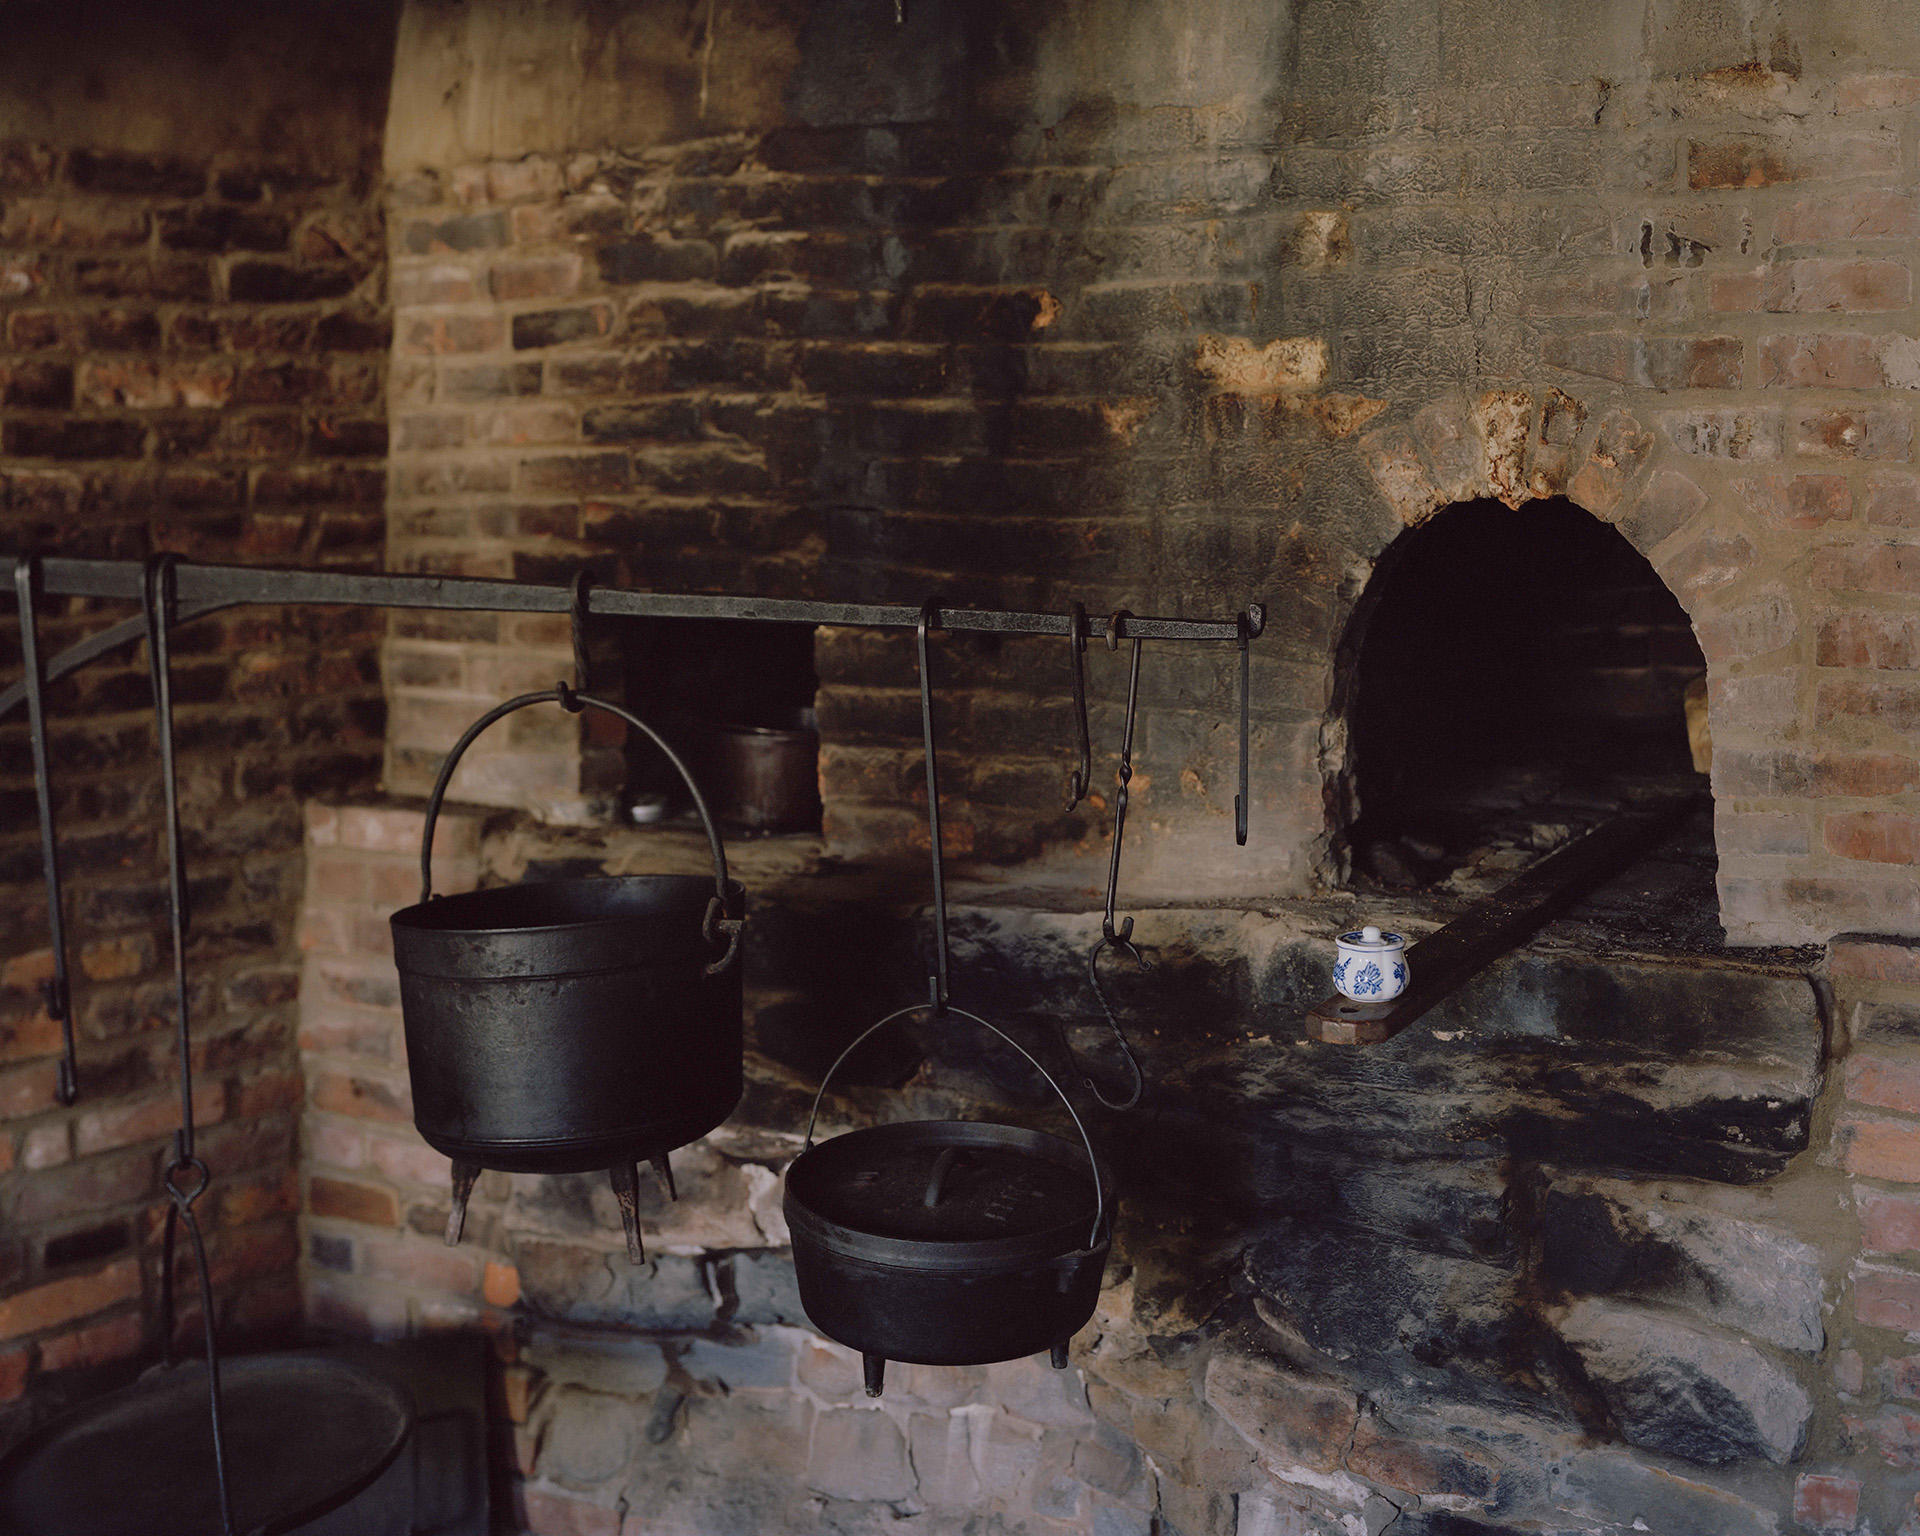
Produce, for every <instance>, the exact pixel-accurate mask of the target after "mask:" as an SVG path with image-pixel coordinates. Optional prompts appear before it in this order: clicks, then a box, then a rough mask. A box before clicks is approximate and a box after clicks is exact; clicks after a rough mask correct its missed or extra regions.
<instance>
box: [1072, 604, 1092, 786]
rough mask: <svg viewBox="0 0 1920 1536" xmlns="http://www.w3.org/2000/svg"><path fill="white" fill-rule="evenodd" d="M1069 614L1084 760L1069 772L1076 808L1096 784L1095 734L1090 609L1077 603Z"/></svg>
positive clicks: (1076, 709) (1075, 716)
mask: <svg viewBox="0 0 1920 1536" xmlns="http://www.w3.org/2000/svg"><path fill="white" fill-rule="evenodd" d="M1069 616H1070V617H1071V618H1072V620H1073V634H1072V636H1071V637H1070V638H1069V639H1068V641H1067V644H1068V645H1069V646H1070V647H1071V653H1070V658H1069V659H1070V660H1071V661H1072V663H1073V721H1074V725H1075V728H1076V729H1078V731H1079V733H1080V763H1079V766H1078V767H1076V768H1075V769H1074V770H1073V771H1072V772H1071V773H1069V774H1068V775H1067V809H1068V810H1072V809H1073V808H1074V807H1075V806H1076V805H1078V804H1079V803H1080V802H1081V801H1082V800H1084V799H1085V798H1086V797H1087V791H1088V790H1089V789H1091V788H1092V787H1093V738H1092V737H1091V736H1090V735H1089V734H1088V731H1087V610H1086V609H1085V608H1083V607H1082V606H1081V605H1080V604H1078V603H1075V604H1074V605H1073V607H1072V609H1071V610H1070V614H1069Z"/></svg>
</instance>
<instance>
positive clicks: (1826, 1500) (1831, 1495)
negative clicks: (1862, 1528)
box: [1793, 1472, 1860, 1531]
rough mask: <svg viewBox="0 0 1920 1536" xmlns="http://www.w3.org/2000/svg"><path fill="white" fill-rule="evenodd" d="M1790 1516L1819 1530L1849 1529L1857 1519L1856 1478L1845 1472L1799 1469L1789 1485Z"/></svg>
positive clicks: (1857, 1488) (1857, 1482) (1858, 1511)
mask: <svg viewBox="0 0 1920 1536" xmlns="http://www.w3.org/2000/svg"><path fill="white" fill-rule="evenodd" d="M1793 1518H1794V1519H1795V1520H1797V1521H1799V1522H1800V1524H1802V1525H1810V1526H1812V1527H1813V1528H1814V1529H1815V1530H1819V1531H1850V1530H1852V1529H1853V1528H1854V1527H1855V1526H1856V1525H1858V1524H1859V1523H1860V1479H1859V1478H1857V1477H1849V1476H1847V1475H1846V1474H1845V1473H1824V1472H1803V1473H1801V1474H1800V1476H1799V1477H1798V1478H1797V1479H1795V1481H1794V1485H1793Z"/></svg>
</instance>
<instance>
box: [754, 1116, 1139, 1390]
mask: <svg viewBox="0 0 1920 1536" xmlns="http://www.w3.org/2000/svg"><path fill="white" fill-rule="evenodd" d="M942 1154H948V1155H949V1156H948V1160H947V1162H946V1172H945V1174H944V1178H945V1181H946V1182H947V1183H948V1184H949V1185H951V1184H953V1183H954V1182H955V1181H956V1180H958V1179H960V1178H963V1177H964V1173H963V1172H962V1170H963V1169H964V1165H965V1160H966V1159H967V1158H969V1157H972V1158H974V1159H976V1160H977V1162H978V1166H977V1167H976V1168H975V1170H974V1176H975V1177H976V1178H977V1179H978V1180H980V1181H982V1182H983V1183H984V1184H986V1185H987V1186H988V1187H987V1188H986V1189H985V1190H984V1191H975V1192H973V1193H974V1194H975V1195H976V1198H974V1199H972V1200H970V1201H967V1202H966V1206H965V1208H964V1209H962V1210H956V1211H954V1212H953V1213H952V1217H951V1219H950V1220H948V1219H947V1217H946V1213H945V1212H943V1209H942V1207H943V1206H944V1205H946V1204H947V1203H948V1202H950V1201H953V1200H955V1199H956V1198H962V1199H964V1192H963V1193H962V1194H961V1195H960V1196H958V1197H957V1196H956V1194H955V1193H953V1192H950V1191H943V1192H940V1194H939V1195H938V1197H937V1198H936V1201H935V1203H934V1204H933V1205H932V1206H925V1205H924V1204H922V1205H921V1207H920V1209H919V1210H918V1211H916V1210H915V1209H914V1206H915V1204H916V1203H918V1202H921V1201H922V1200H923V1198H924V1197H923V1196H921V1195H920V1194H919V1192H918V1191H919V1189H920V1188H923V1187H924V1186H925V1185H927V1184H928V1183H929V1182H931V1181H933V1180H936V1179H939V1178H941V1176H942V1175H941V1172H940V1170H941V1168H942V1161H943V1159H942ZM889 1165H891V1166H893V1167H894V1168H895V1169H897V1170H898V1172H899V1174H900V1176H901V1177H900V1179H899V1181H898V1182H899V1183H903V1184H905V1185H908V1186H911V1187H909V1188H907V1189H906V1190H905V1198H903V1199H897V1200H893V1199H888V1198H887V1195H886V1194H881V1195H880V1198H879V1199H878V1200H877V1201H876V1200H873V1199H871V1198H870V1197H872V1196H873V1195H874V1194H875V1193H876V1191H878V1189H879V1187H880V1185H881V1184H882V1183H883V1182H884V1179H875V1178H874V1177H872V1175H873V1174H874V1172H875V1170H876V1169H884V1168H886V1167H888V1166H889ZM1021 1183H1024V1184H1025V1186H1026V1188H1025V1189H1024V1191H1021V1192H1020V1193H1021V1194H1022V1195H1023V1196H1024V1198H1014V1199H1009V1198H1008V1194H1009V1187H1010V1186H1015V1185H1019V1184H1021ZM980 1196H983V1198H982V1197H980ZM785 1211H786V1218H787V1225H788V1227H789V1228H790V1229H791V1231H792V1233H793V1267H794V1271H795V1273H796V1274H797V1276H798V1277H799V1281H800V1301H801V1305H802V1306H804V1307H805V1308H806V1312H807V1316H808V1317H809V1318H811V1319H812V1320H813V1323H814V1325H815V1326H816V1327H818V1328H819V1329H820V1331H821V1332H822V1333H824V1334H826V1335H827V1337H828V1338H831V1339H835V1340H837V1341H839V1342H840V1343H842V1344H845V1345H846V1346H847V1347H848V1348H850V1349H857V1350H859V1351H860V1352H861V1353H862V1354H864V1355H867V1356H870V1357H873V1358H874V1359H876V1360H879V1361H885V1360H906V1361H910V1362H912V1363H914V1364H916V1365H985V1364H990V1363H992V1362H994V1361H998V1360H1017V1359H1019V1358H1020V1357H1021V1356H1023V1355H1033V1354H1040V1353H1042V1352H1044V1351H1053V1350H1062V1349H1064V1348H1065V1346H1066V1343H1067V1341H1068V1340H1069V1339H1071V1338H1072V1337H1073V1335H1074V1334H1075V1333H1077V1332H1078V1331H1079V1330H1080V1329H1081V1328H1082V1327H1083V1326H1085V1324H1086V1321H1087V1319H1088V1318H1090V1317H1091V1316H1093V1309H1094V1306H1095V1304H1096V1303H1097V1302H1098V1300H1099V1297H1100V1276H1101V1272H1102V1271H1103V1270H1104V1269H1105V1268H1106V1262H1107V1248H1108V1237H1107V1233H1106V1231H1105V1229H1104V1226H1103V1227H1102V1229H1101V1230H1100V1232H1099V1233H1098V1238H1097V1241H1096V1242H1094V1243H1092V1244H1091V1245H1090V1244H1089V1238H1090V1237H1091V1236H1093V1235H1094V1234H1093V1232H1092V1228H1093V1225H1094V1221H1095V1203H1094V1195H1093V1170H1092V1168H1091V1166H1090V1165H1089V1164H1088V1162H1087V1157H1086V1154H1085V1153H1084V1152H1083V1151H1082V1150H1081V1149H1080V1148H1078V1147H1076V1146H1073V1145H1071V1144H1070V1143H1068V1142H1064V1141H1061V1140H1060V1139H1059V1138H1058V1137H1054V1136H1048V1135H1044V1134H1042V1133H1041V1132H1039V1131H1029V1130H1023V1129H1020V1128H1019V1127H1016V1126H1010V1125H989V1124H979V1123H975V1122H971V1121H959V1120H930V1121H915V1122H910V1123H907V1124H902V1125H880V1126H872V1127H869V1128H867V1129H865V1130H858V1131H850V1132H848V1133H847V1134H846V1135H844V1136H836V1137H835V1138H834V1139H833V1140H832V1141H826V1142H822V1143H821V1144H820V1145H819V1146H817V1147H813V1148H811V1149H809V1150H808V1151H806V1152H804V1153H802V1154H801V1155H800V1157H799V1158H797V1159H796V1160H795V1161H794V1163H793V1166H792V1167H790V1168H789V1169H788V1170H787V1186H786V1198H785ZM943 1225H944V1226H945V1227H946V1231H945V1232H943V1231H942V1230H941V1228H942V1227H943ZM996 1227H998V1228H1002V1229H1004V1230H1001V1231H998V1232H996V1231H995V1229H996ZM875 1374H876V1373H874V1372H873V1371H872V1370H871V1367H870V1370H869V1386H870V1389H871V1387H872V1385H874V1384H875V1383H874V1376H875Z"/></svg>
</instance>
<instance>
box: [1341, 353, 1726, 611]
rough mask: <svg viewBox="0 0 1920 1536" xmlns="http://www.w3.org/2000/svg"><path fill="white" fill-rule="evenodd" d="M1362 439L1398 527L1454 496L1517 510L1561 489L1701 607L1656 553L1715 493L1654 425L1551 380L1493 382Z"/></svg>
mask: <svg viewBox="0 0 1920 1536" xmlns="http://www.w3.org/2000/svg"><path fill="white" fill-rule="evenodd" d="M1359 447H1360V450H1361V452H1362V453H1363V454H1364V455H1365V458H1366V462H1367V467H1368V469H1369V471H1370V472H1371V473H1372V476H1373V481H1374V484H1375V485H1376V486H1377V487H1378V488H1379V490H1380V494H1381V495H1382V496H1383V497H1385V498H1386V501H1387V503H1388V505H1389V506H1391V507H1392V508H1393V510H1394V512H1395V513H1396V514H1397V515H1398V517H1399V520H1400V522H1401V525H1402V526H1403V527H1407V528H1411V527H1414V526H1415V525H1417V524H1419V523H1422V522H1424V521H1426V519H1427V518H1429V517H1431V516H1432V515H1433V514H1434V513H1435V512H1437V511H1439V510H1440V509H1441V508H1442V507H1446V506H1451V505H1452V504H1454V503H1455V502H1461V501H1474V500H1478V499H1480V498H1482V497H1490V498H1492V499H1493V500H1495V501H1501V502H1505V503H1506V505H1508V506H1510V507H1519V506H1520V505H1521V504H1522V503H1524V502H1527V501H1532V500H1536V499H1539V498H1544V497H1548V496H1564V497H1565V498H1566V499H1567V500H1569V501H1571V502H1573V503H1574V505H1576V506H1578V507H1581V508H1582V509H1584V510H1585V511H1587V512H1590V513H1592V514H1593V515H1594V516H1595V517H1597V518H1599V519H1600V520H1601V521H1602V522H1605V523H1610V524H1612V525H1613V526H1614V527H1615V528H1617V529H1619V530H1620V532H1621V533H1622V534H1623V535H1625V537H1626V538H1627V540H1628V542H1630V543H1631V544H1632V545H1633V546H1634V548H1636V549H1637V550H1639V551H1640V553H1641V554H1643V555H1645V556H1646V557H1647V560H1648V563H1649V564H1651V565H1652V566H1653V568H1654V569H1655V571H1656V572H1658V573H1659V574H1660V577H1661V579H1662V580H1663V581H1665V582H1666V583H1667V585H1668V586H1669V587H1670V588H1672V589H1673V592H1674V596H1675V597H1676V598H1678V599H1679V600H1680V604H1681V606H1682V607H1683V608H1685V609H1686V610H1687V612H1688V614H1689V615H1690V616H1692V615H1693V614H1694V602H1693V601H1690V600H1689V597H1690V594H1689V592H1688V591H1686V590H1683V589H1682V584H1677V583H1676V582H1675V580H1674V579H1673V578H1672V577H1671V576H1669V575H1668V573H1667V572H1666V571H1664V570H1662V569H1661V564H1662V562H1661V561H1660V560H1659V559H1656V558H1655V551H1656V550H1658V549H1659V548H1660V546H1662V545H1664V544H1666V543H1667V542H1668V541H1669V540H1670V539H1673V537H1674V535H1676V534H1678V533H1680V532H1681V531H1682V530H1684V529H1686V528H1688V527H1689V526H1690V525H1692V524H1694V523H1695V522H1696V521H1697V520H1698V519H1699V518H1700V516H1701V514H1702V513H1703V512H1704V511H1705V509H1706V507H1707V503H1708V500H1709V498H1708V495H1707V492H1706V491H1705V490H1703V489H1702V488H1701V487H1700V485H1699V484H1698V483H1697V482H1696V481H1695V480H1694V478H1693V476H1692V475H1691V474H1690V473H1688V472H1687V471H1685V470H1683V469H1680V468H1678V467H1675V466H1674V465H1673V464H1672V463H1671V462H1667V461H1665V460H1664V458H1663V456H1661V455H1659V454H1658V453H1657V452H1656V447H1657V440H1656V436H1655V434H1654V432H1653V431H1652V430H1651V429H1650V428H1648V427H1645V426H1643V425H1642V424H1641V423H1640V421H1639V420H1638V419H1637V418H1636V417H1635V416H1633V414H1632V413H1631V412H1629V411H1627V410H1624V409H1618V408H1616V409H1612V410H1608V411H1606V412H1604V413H1602V412H1600V411H1597V410H1595V409H1593V408H1591V407H1589V406H1588V405H1587V404H1586V403H1585V402H1583V401H1581V400H1578V399H1576V398H1575V397H1574V396H1572V395H1569V394H1567V393H1566V392H1565V391H1564V390H1561V389H1558V388H1555V387H1553V386H1551V385H1549V386H1546V387H1545V388H1541V389H1527V388H1519V387H1514V388H1506V389H1493V390H1488V391H1486V392H1485V393H1484V394H1481V395H1479V396H1478V397H1469V396H1466V395H1454V396H1448V397H1446V398H1443V399H1440V400H1437V401H1434V402H1433V403H1432V404H1430V405H1427V406H1425V407H1423V408H1421V409H1420V410H1418V411H1416V412H1415V413H1414V414H1413V416H1412V418H1411V420H1410V421H1407V422H1401V423H1396V424H1394V425H1391V426H1386V427H1381V428H1379V429H1377V430H1375V431H1373V432H1370V433H1368V434H1367V435H1366V436H1365V437H1363V438H1361V439H1360V440H1359ZM1681 542H1684V541H1681ZM1373 553H1374V554H1375V555H1377V554H1378V551H1377V550H1376V551H1373ZM1694 596H1695V597H1696V598H1697V594H1694Z"/></svg>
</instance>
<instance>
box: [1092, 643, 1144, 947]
mask: <svg viewBox="0 0 1920 1536" xmlns="http://www.w3.org/2000/svg"><path fill="white" fill-rule="evenodd" d="M1128 617H1129V615H1128V613H1127V611H1126V609H1124V608H1122V609H1121V610H1120V611H1119V612H1118V613H1116V614H1114V616H1113V617H1112V618H1110V619H1108V620H1107V649H1108V650H1110V651H1117V650H1119V649H1120V636H1121V633H1122V628H1123V626H1124V624H1125V622H1126V620H1127V618H1128ZM1139 703H1140V637H1139V636H1138V635H1135V636H1134V637H1133V658H1132V664H1131V666H1130V667H1129V669H1128V672H1127V719H1126V724H1125V725H1124V726H1123V727H1122V728H1121V732H1120V770H1119V773H1118V775H1117V777H1118V779H1119V788H1118V789H1117V790H1116V791H1115V792H1114V796H1113V853H1112V856H1111V857H1110V858H1109V859H1108V861H1107V914H1106V917H1105V918H1104V919H1103V920H1102V922H1101V924H1100V932H1101V935H1102V936H1103V937H1105V938H1107V939H1109V940H1111V941H1112V942H1114V943H1116V944H1118V943H1123V942H1125V941H1126V940H1129V939H1131V938H1132V937H1133V919H1132V918H1130V917H1129V918H1124V919H1122V920H1121V923H1120V926H1119V927H1118V928H1116V927H1115V926H1114V922H1113V908H1114V903H1115V902H1117V901H1118V900H1119V899H1120V844H1121V840H1122V839H1123V838H1125V836H1126V833H1127V786H1128V785H1129V784H1130V783H1132V782H1133V721H1134V713H1135V711H1136V709H1137V708H1138V707H1139Z"/></svg>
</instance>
